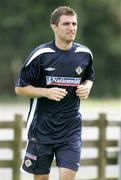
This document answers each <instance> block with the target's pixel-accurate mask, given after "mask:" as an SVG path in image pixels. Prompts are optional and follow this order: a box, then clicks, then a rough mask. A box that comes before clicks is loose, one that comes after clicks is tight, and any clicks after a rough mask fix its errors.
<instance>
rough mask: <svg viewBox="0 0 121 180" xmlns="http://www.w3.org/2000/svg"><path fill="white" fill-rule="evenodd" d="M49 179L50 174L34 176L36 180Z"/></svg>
mask: <svg viewBox="0 0 121 180" xmlns="http://www.w3.org/2000/svg"><path fill="white" fill-rule="evenodd" d="M48 179H49V174H45V175H35V174H34V180H48Z"/></svg>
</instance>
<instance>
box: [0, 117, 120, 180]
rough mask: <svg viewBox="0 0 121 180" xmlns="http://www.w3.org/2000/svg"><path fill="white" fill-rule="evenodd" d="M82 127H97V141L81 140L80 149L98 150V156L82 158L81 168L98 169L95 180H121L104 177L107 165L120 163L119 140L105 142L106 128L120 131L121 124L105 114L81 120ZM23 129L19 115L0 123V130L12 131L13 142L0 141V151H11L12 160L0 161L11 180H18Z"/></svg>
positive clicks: (23, 144)
mask: <svg viewBox="0 0 121 180" xmlns="http://www.w3.org/2000/svg"><path fill="white" fill-rule="evenodd" d="M82 125H83V127H89V128H91V127H97V128H98V131H99V137H98V139H97V140H88V139H86V140H83V145H82V148H96V149H97V150H98V156H97V157H95V158H94V157H92V158H82V159H81V166H96V167H97V169H98V175H97V178H96V179H95V180H117V179H119V180H121V177H106V173H105V168H106V166H107V165H118V164H119V163H121V159H120V158H121V154H120V153H121V149H120V144H119V140H118V139H116V140H111V139H109V140H107V139H106V130H107V129H106V128H107V127H119V128H120V129H121V122H120V121H108V120H107V117H106V114H100V115H99V118H98V119H97V120H83V123H82ZM25 127H26V122H25V121H23V119H22V116H21V115H15V119H14V121H12V122H11V121H4V122H3V121H0V129H13V131H14V139H13V140H0V149H2V148H9V149H12V150H13V159H12V160H0V168H7V167H10V168H12V170H13V178H12V180H20V170H19V169H20V163H21V149H23V148H24V147H25V144H26V141H25V140H24V141H22V129H23V128H25ZM110 147H111V148H113V149H114V150H113V152H109V151H108V148H110ZM119 154H120V155H119ZM119 157H120V158H119ZM53 165H55V162H53ZM120 166H121V164H120ZM80 178H81V177H80ZM88 180H89V178H88ZM90 180H91V179H90ZM93 180H94V178H93Z"/></svg>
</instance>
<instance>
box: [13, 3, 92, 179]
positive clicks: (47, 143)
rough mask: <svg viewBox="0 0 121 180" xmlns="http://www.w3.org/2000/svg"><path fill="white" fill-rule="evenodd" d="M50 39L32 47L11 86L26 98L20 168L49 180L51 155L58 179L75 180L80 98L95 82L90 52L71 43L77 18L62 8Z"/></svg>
mask: <svg viewBox="0 0 121 180" xmlns="http://www.w3.org/2000/svg"><path fill="white" fill-rule="evenodd" d="M50 25H51V28H52V30H53V32H54V35H55V39H54V41H52V42H49V43H46V44H42V45H40V46H38V47H37V48H35V49H34V50H33V51H32V52H31V54H30V55H29V56H28V58H27V60H26V62H25V64H24V65H23V67H22V69H21V72H20V75H19V78H18V80H17V83H16V88H15V91H16V93H17V94H19V95H23V96H27V97H30V99H31V102H30V112H29V115H28V121H27V132H28V141H27V146H26V152H25V157H24V160H23V163H22V169H23V170H24V171H27V172H28V173H32V174H33V175H34V180H48V179H49V172H50V167H51V163H52V160H53V157H54V156H55V159H56V164H57V166H58V168H59V180H74V179H75V176H76V172H77V170H78V168H79V164H80V149H81V114H80V112H79V105H80V99H87V97H88V96H89V93H90V90H91V88H92V84H93V80H94V70H93V66H92V53H91V51H90V50H89V49H88V48H87V47H85V46H83V45H81V44H77V43H75V42H74V39H75V36H76V32H77V15H76V13H75V12H74V10H73V9H71V8H70V7H66V6H61V7H58V8H57V9H55V10H54V11H53V12H52V14H51V20H50Z"/></svg>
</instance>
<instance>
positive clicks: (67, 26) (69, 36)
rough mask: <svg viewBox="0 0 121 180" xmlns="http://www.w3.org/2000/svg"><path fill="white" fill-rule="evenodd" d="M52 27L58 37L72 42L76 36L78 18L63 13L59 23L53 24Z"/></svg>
mask: <svg viewBox="0 0 121 180" xmlns="http://www.w3.org/2000/svg"><path fill="white" fill-rule="evenodd" d="M51 27H52V29H53V31H54V33H55V38H56V39H58V40H60V41H65V42H68V43H70V42H72V41H73V40H74V39H75V36H76V32H77V18H76V16H70V15H69V16H67V15H62V16H61V17H60V20H59V23H58V25H55V24H53V25H52V26H51Z"/></svg>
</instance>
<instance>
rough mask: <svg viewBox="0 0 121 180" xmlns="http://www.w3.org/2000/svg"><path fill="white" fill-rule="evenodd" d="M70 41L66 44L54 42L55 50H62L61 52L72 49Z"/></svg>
mask: <svg viewBox="0 0 121 180" xmlns="http://www.w3.org/2000/svg"><path fill="white" fill-rule="evenodd" d="M72 43H73V42H72V41H71V42H66V41H58V40H55V45H56V47H57V48H59V49H62V50H68V49H70V48H71V47H72Z"/></svg>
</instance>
